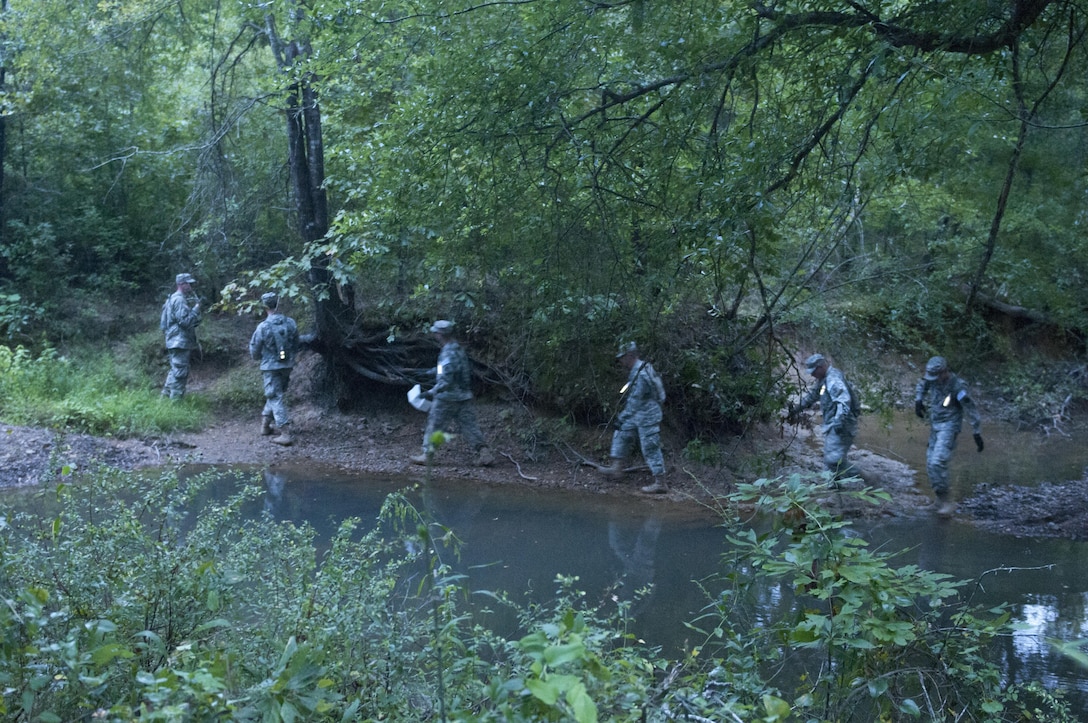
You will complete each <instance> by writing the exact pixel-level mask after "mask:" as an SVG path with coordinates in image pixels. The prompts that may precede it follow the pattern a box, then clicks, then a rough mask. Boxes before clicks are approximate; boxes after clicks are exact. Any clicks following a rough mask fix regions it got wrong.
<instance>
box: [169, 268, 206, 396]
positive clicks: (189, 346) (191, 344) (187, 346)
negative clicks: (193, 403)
mask: <svg viewBox="0 0 1088 723" xmlns="http://www.w3.org/2000/svg"><path fill="white" fill-rule="evenodd" d="M176 281H177V283H178V285H179V286H180V285H181V284H182V283H193V277H192V276H190V275H189V274H178V276H177V279H176ZM199 307H200V301H199V299H197V298H196V295H195V294H189V295H186V294H184V293H182V291H181V289H178V290H177V291H175V292H174V293H173V294H171V295H170V298H168V299H167V300H166V303H165V304H164V305H163V307H162V316H161V318H160V322H159V325H160V327H161V328H162V330H163V332H164V333H165V335H166V353H167V354H168V355H169V356H170V373H169V374H167V375H166V383H165V384H164V385H163V388H162V394H163V396H164V397H170V398H171V399H181V398H182V397H183V396H185V388H186V386H187V385H188V383H189V362H190V360H191V358H192V353H193V349H196V348H198V344H197V340H196V327H197V325H198V324H200V321H201V318H202V317H201V315H200V308H199Z"/></svg>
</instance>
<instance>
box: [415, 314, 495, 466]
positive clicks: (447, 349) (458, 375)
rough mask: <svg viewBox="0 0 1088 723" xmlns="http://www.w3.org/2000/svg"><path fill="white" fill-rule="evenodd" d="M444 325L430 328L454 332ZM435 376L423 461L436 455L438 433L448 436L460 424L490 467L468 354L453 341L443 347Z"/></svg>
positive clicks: (484, 462)
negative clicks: (455, 423)
mask: <svg viewBox="0 0 1088 723" xmlns="http://www.w3.org/2000/svg"><path fill="white" fill-rule="evenodd" d="M442 323H443V322H436V323H435V326H433V327H431V328H432V331H435V330H436V329H442V330H446V331H448V330H451V329H452V324H450V326H449V327H443V326H440V325H441V324H442ZM445 323H447V324H449V322H445ZM434 374H435V384H434V386H433V387H431V388H430V389H429V390H428V391H427V392H425V393H424V396H425V397H426V398H428V399H431V400H432V404H431V408H430V410H429V411H428V413H427V427H426V429H425V430H424V432H423V458H429V457H430V455H431V454H432V453H433V452H434V445H433V444H432V442H431V436H432V435H433V434H434V433H435V432H438V431H441V432H448V431H449V430H450V428H451V427H452V425H453V422H457V424H458V427H459V428H460V430H461V433H462V434H464V435H465V437H466V438H467V439H468V442H469V444H471V445H472V448H473V449H474V450H476V451H477V452H478V453H479V454H480V456H481V458H482V460H483V461H481V464H490V462H489V460H490V456H491V453H490V450H487V442H486V441H484V435H483V433H482V432H481V431H480V425H479V423H477V421H476V407H475V405H474V404H473V403H472V366H471V364H470V362H469V359H468V354H466V353H465V350H464V349H463V348H461V345H460V344H458V343H457V342H456V341H454V340H453V339H449V340H447V341H446V343H445V344H443V345H442V350H441V351H440V352H439V354H438V366H437V367H435V369H434ZM417 459H418V458H417Z"/></svg>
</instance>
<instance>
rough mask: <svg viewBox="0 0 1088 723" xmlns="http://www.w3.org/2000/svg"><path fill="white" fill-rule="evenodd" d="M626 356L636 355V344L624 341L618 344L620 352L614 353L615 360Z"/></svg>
mask: <svg viewBox="0 0 1088 723" xmlns="http://www.w3.org/2000/svg"><path fill="white" fill-rule="evenodd" d="M627 354H638V344H636V343H635V342H633V341H625V342H624V343H622V344H620V350H619V351H618V352H616V358H617V359H619V358H621V357H623V356H625V355H627Z"/></svg>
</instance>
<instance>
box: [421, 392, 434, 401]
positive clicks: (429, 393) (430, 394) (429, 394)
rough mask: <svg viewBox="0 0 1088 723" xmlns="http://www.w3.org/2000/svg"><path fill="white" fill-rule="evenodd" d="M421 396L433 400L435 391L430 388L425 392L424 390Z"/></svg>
mask: <svg viewBox="0 0 1088 723" xmlns="http://www.w3.org/2000/svg"><path fill="white" fill-rule="evenodd" d="M419 396H421V397H423V398H424V399H426V400H427V401H428V402H433V401H434V392H432V391H431V390H430V389H428V390H427V391H425V392H422V393H421V394H420V395H419Z"/></svg>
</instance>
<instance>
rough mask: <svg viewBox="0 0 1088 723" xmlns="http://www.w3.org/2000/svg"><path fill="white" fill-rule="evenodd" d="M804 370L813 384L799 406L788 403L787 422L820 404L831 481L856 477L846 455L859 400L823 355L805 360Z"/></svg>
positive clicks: (825, 463)
mask: <svg viewBox="0 0 1088 723" xmlns="http://www.w3.org/2000/svg"><path fill="white" fill-rule="evenodd" d="M805 368H806V369H807V370H808V373H809V376H811V377H812V378H813V379H815V380H816V383H815V384H813V385H812V387H811V388H810V389H809V390H808V392H806V393H805V395H804V396H803V397H801V402H800V404H799V406H797V407H794V406H793V404H792V403H791V404H790V410H789V413H790V420H791V421H792V420H794V419H795V418H796V416H797V412H798V411H800V410H804V409H808V408H809V407H811V406H813V405H814V404H816V403H817V402H819V403H820V413H821V415H822V416H823V420H824V429H823V432H824V466H825V467H826V468H827V471H829V472H830V473H831V474H832V475H833V479H836V480H839V479H845V478H847V477H856V476H857V474H858V473H857V470H856V469H854V467H853V465H851V464H850V462H849V461H848V460H847V454H848V453H849V452H850V446H851V445H853V444H854V437H856V436H857V433H858V412H859V411H860V409H861V406H860V403H859V400H857V399H856V398H855V395H854V394H853V392H852V391H851V389H850V385H849V384H847V383H846V377H844V376H843V373H842V372H841V371H840V370H838V369H836V368H835V367H833V366H831V363H830V362H828V361H827V359H826V358H824V356H823V355H822V354H813V355H812V356H810V357H809V358H808V359H806V360H805Z"/></svg>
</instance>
